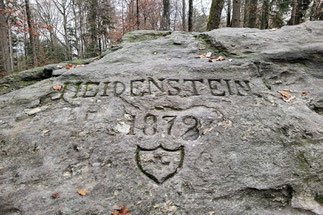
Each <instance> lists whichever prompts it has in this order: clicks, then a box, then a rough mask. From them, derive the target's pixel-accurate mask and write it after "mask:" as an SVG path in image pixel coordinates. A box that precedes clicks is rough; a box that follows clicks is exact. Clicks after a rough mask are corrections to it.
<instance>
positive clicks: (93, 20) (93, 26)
mask: <svg viewBox="0 0 323 215" xmlns="http://www.w3.org/2000/svg"><path fill="white" fill-rule="evenodd" d="M97 8H98V1H97V0H91V4H90V12H89V25H90V32H89V33H90V35H91V43H90V45H89V49H90V50H89V51H90V53H88V54H89V56H88V57H95V56H97V52H98V40H97V35H98V29H97Z"/></svg>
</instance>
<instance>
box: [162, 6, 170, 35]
mask: <svg viewBox="0 0 323 215" xmlns="http://www.w3.org/2000/svg"><path fill="white" fill-rule="evenodd" d="M169 7H170V4H169V0H163V8H164V9H163V30H166V31H168V30H169V29H170V13H169Z"/></svg>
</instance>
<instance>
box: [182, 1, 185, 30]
mask: <svg viewBox="0 0 323 215" xmlns="http://www.w3.org/2000/svg"><path fill="white" fill-rule="evenodd" d="M182 7H183V8H182V9H183V10H182V25H183V31H186V0H182Z"/></svg>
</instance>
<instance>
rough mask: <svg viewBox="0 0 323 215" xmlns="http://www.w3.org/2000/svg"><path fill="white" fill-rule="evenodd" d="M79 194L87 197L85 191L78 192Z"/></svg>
mask: <svg viewBox="0 0 323 215" xmlns="http://www.w3.org/2000/svg"><path fill="white" fill-rule="evenodd" d="M77 193H78V194H79V195H80V196H85V195H86V194H85V191H84V190H78V191H77Z"/></svg>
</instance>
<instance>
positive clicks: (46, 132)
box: [42, 130, 50, 134]
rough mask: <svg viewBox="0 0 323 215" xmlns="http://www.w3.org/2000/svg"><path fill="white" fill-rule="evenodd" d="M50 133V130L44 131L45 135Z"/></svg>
mask: <svg viewBox="0 0 323 215" xmlns="http://www.w3.org/2000/svg"><path fill="white" fill-rule="evenodd" d="M49 132H50V130H45V131H42V133H43V134H48V133H49Z"/></svg>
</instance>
